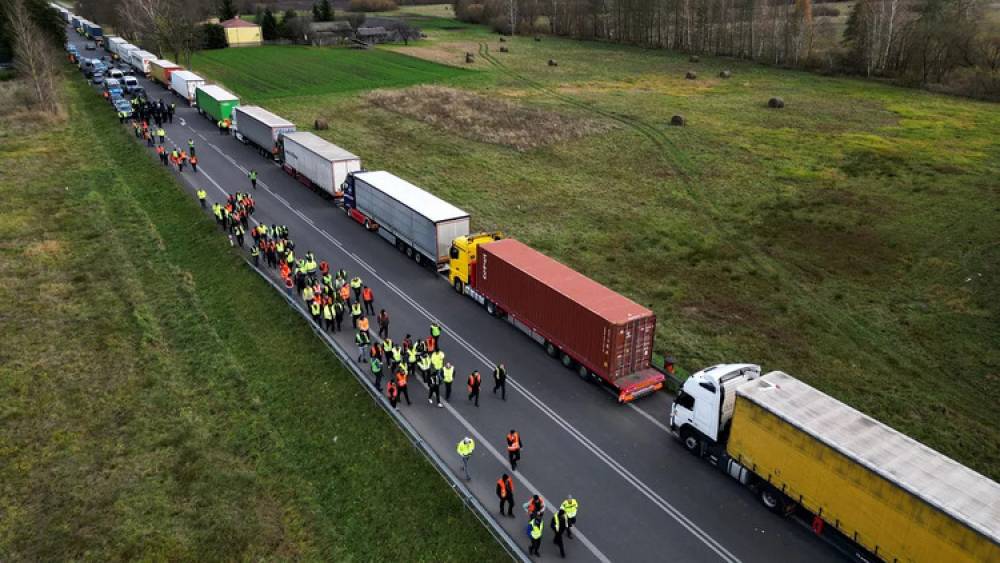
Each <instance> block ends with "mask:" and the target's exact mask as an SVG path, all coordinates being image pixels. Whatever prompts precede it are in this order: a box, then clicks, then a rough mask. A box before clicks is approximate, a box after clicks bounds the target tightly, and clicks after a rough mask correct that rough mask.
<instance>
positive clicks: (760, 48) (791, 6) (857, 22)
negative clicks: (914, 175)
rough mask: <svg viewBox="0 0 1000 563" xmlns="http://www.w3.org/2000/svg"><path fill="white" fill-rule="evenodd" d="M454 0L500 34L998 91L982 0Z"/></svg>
mask: <svg viewBox="0 0 1000 563" xmlns="http://www.w3.org/2000/svg"><path fill="white" fill-rule="evenodd" d="M813 4H814V2H813V0H454V3H453V7H454V10H455V14H456V16H457V17H458V18H459V19H462V20H465V21H469V22H473V23H484V24H488V25H491V26H492V27H493V28H494V29H495V30H497V31H499V32H502V33H510V32H512V31H513V32H516V33H519V34H537V33H549V34H553V35H561V36H566V37H573V38H579V39H591V40H601V41H611V42H616V43H623V44H629V45H640V46H643V47H653V48H665V49H672V50H677V51H682V52H686V53H691V54H704V55H717V56H727V57H737V58H741V59H747V60H752V61H757V62H762V63H767V64H773V65H781V66H790V67H800V68H809V69H815V70H822V71H828V72H842V73H857V74H862V75H864V76H869V77H887V78H894V79H898V80H900V81H903V82H906V83H910V84H915V85H922V86H931V87H937V88H942V89H946V90H949V91H953V92H955V93H961V94H966V95H973V96H978V97H986V98H1000V29H998V28H1000V25H998V24H996V23H991V19H990V18H989V17H987V16H988V15H989V10H991V9H994V10H995V8H991V7H990V5H989V0H857V1H856V2H854V3H853V4H852V5H851V7H850V12H849V14H848V17H847V25H846V29H844V30H841V29H840V28H839V27H838V26H837V24H836V22H835V21H834V20H833V19H832V18H831V17H829V16H830V15H834V14H837V13H838V12H839V9H831V8H830V7H828V6H823V5H819V4H818V3H817V4H818V5H817V6H814V5H813Z"/></svg>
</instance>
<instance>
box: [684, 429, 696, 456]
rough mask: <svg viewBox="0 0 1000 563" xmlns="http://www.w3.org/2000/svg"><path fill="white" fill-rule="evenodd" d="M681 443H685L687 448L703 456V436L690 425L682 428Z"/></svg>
mask: <svg viewBox="0 0 1000 563" xmlns="http://www.w3.org/2000/svg"><path fill="white" fill-rule="evenodd" d="M681 444H683V445H684V449H685V450H687V451H689V452H691V453H692V454H694V455H696V456H698V457H701V438H699V437H698V434H697V433H696V432H695V431H694V430H691V429H690V428H688V427H684V428H683V429H681Z"/></svg>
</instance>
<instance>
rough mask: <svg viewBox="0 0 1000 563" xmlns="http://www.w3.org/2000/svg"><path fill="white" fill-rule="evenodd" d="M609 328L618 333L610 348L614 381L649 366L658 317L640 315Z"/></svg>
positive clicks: (614, 336)
mask: <svg viewBox="0 0 1000 563" xmlns="http://www.w3.org/2000/svg"><path fill="white" fill-rule="evenodd" d="M609 329H613V330H615V333H616V334H614V335H613V338H612V342H611V349H610V350H609V352H610V353H611V355H612V358H611V359H612V367H613V369H612V370H609V371H610V372H611V373H610V375H611V379H612V381H614V380H616V379H618V378H621V377H625V376H627V375H629V374H632V373H635V372H637V371H641V370H643V369H645V368H647V367H649V358H650V355H651V353H652V347H653V335H654V333H655V331H656V317H654V316H652V315H649V316H645V317H640V318H638V319H633V320H630V321H627V322H625V323H624V324H622V325H619V326H615V327H609Z"/></svg>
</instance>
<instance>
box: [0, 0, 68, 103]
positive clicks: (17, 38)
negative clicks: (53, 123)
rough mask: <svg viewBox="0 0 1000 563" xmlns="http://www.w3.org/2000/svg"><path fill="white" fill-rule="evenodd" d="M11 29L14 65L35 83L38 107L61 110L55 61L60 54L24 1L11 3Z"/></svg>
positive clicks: (12, 0)
mask: <svg viewBox="0 0 1000 563" xmlns="http://www.w3.org/2000/svg"><path fill="white" fill-rule="evenodd" d="M7 1H8V2H10V4H8V6H7V8H6V14H7V27H8V32H9V34H10V38H11V43H12V44H13V47H14V64H15V65H16V68H17V70H18V72H19V73H20V74H21V75H23V76H24V77H25V78H27V79H28V81H29V82H30V83H31V94H32V98H33V100H34V102H35V104H36V105H37V106H38V107H39V108H40V109H43V110H45V111H48V112H51V113H54V112H57V111H59V102H58V98H57V97H56V69H55V66H54V65H55V61H57V60H58V58H59V57H58V54H57V53H56V52H55V50H54V49H53V48H52V46H51V45H49V43H48V42H47V41H46V40H45V36H44V35H43V33H42V31H41V29H39V27H38V25H37V24H35V22H34V21H33V20H32V19H31V14H30V13H29V11H28V8H27V6H25V3H24V0H7Z"/></svg>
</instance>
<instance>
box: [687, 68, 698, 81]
mask: <svg viewBox="0 0 1000 563" xmlns="http://www.w3.org/2000/svg"><path fill="white" fill-rule="evenodd" d="M684 78H687V79H688V80H696V79H697V78H698V73H697V72H694V71H693V70H689V71H687V74H685V75H684Z"/></svg>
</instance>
